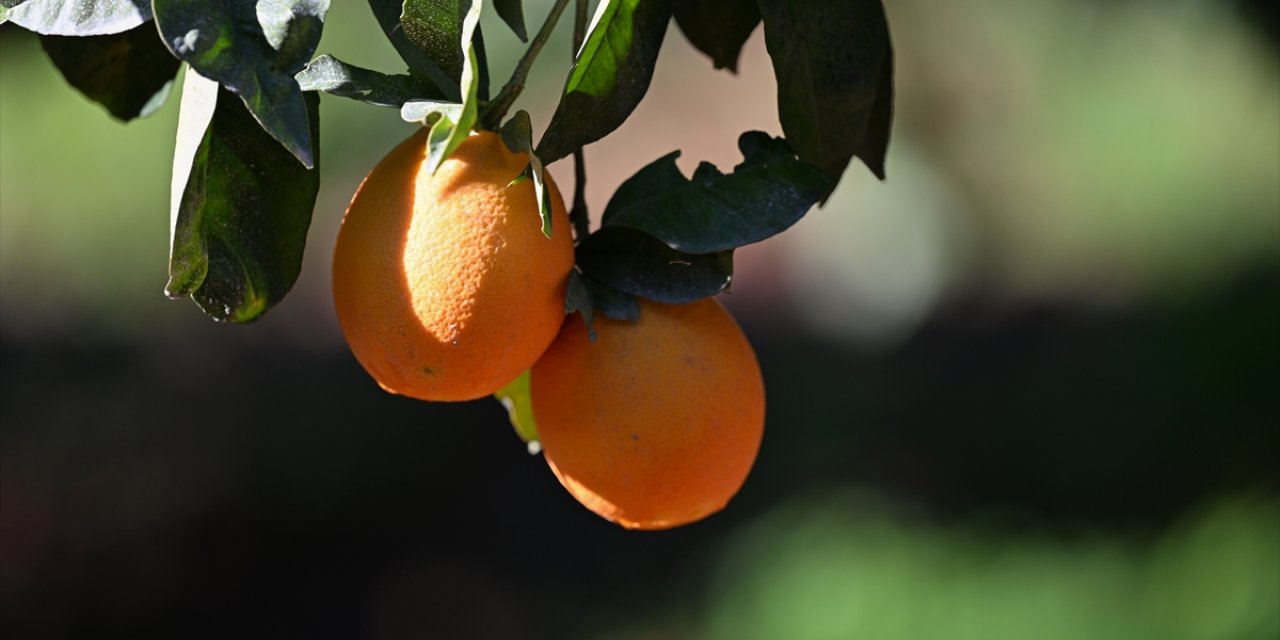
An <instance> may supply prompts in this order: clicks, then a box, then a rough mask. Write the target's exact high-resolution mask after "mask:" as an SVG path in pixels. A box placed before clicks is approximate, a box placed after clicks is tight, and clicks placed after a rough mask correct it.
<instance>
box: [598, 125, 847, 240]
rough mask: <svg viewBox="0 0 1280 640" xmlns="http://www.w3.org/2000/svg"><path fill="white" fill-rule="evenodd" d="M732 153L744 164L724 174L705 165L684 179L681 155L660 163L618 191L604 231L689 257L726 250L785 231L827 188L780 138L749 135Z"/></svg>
mask: <svg viewBox="0 0 1280 640" xmlns="http://www.w3.org/2000/svg"><path fill="white" fill-rule="evenodd" d="M738 148H739V149H741V150H742V156H743V161H742V163H741V164H739V165H738V166H737V167H735V168H734V170H733V173H731V174H729V175H725V174H723V173H721V172H720V170H719V169H716V168H715V167H714V166H712V165H711V164H709V163H706V162H703V163H702V164H700V165H699V166H698V168H697V170H696V171H694V174H693V178H692V179H689V178H685V177H684V174H682V173H681V172H680V169H679V167H677V166H676V158H677V157H679V155H680V152H679V151H674V152H672V153H669V154H667V155H665V156H663V157H662V158H659V159H658V160H656V161H654V162H653V163H651V164H649V165H648V166H646V167H645V168H643V169H641V170H640V171H638V172H636V174H635V175H634V176H632V177H631V178H629V179H627V181H626V182H624V183H622V185H621V186H619V187H618V190H617V191H616V192H615V193H614V194H613V198H611V199H610V200H609V205H608V206H607V207H605V210H604V215H603V217H602V219H601V222H602V225H603V226H606V227H610V226H612V227H631V228H633V229H639V230H641V231H644V232H646V233H649V234H650V235H653V236H656V237H657V238H658V239H660V240H662V241H663V242H664V243H666V244H667V246H670V247H671V248H673V249H678V250H680V251H685V252H688V253H713V252H716V251H725V250H728V249H736V248H738V247H741V246H743V245H748V244H751V243H753V242H759V241H761V240H764V239H765V238H768V237H770V236H772V235H774V234H777V233H781V232H782V231H785V230H786V229H787V228H789V227H790V226H791V225H793V224H795V223H796V222H797V221H798V220H800V218H801V217H803V216H804V214H805V213H807V212H808V211H809V209H810V208H811V207H812V206H813V205H814V204H815V203H817V202H818V200H819V199H820V198H821V197H822V196H823V194H825V193H826V192H827V188H828V186H829V185H830V184H831V179H830V177H829V176H827V175H826V174H825V173H823V172H822V170H820V169H818V168H817V167H814V166H812V165H809V164H806V163H804V162H801V161H799V160H797V159H796V157H795V154H793V153H792V152H791V149H790V147H788V146H787V143H786V141H784V140H783V139H781V138H771V137H770V136H769V135H768V134H766V133H762V132H760V131H748V132H747V133H744V134H742V136H741V137H740V138H739V139H738Z"/></svg>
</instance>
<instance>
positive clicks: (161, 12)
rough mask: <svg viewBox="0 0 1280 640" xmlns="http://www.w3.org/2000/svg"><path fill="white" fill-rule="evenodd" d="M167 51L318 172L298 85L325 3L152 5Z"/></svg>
mask: <svg viewBox="0 0 1280 640" xmlns="http://www.w3.org/2000/svg"><path fill="white" fill-rule="evenodd" d="M153 6H154V7H155V19H156V23H157V25H158V27H159V29H160V35H161V37H162V38H163V39H164V42H165V45H166V46H168V47H169V50H170V51H172V52H173V53H174V55H176V56H178V57H179V58H181V59H182V60H184V61H186V62H187V63H188V64H190V65H191V67H192V68H193V69H195V70H196V71H198V72H199V73H200V75H202V76H204V77H206V78H210V79H212V80H217V81H218V82H219V83H221V84H222V86H224V87H226V88H227V89H228V90H230V91H232V92H233V93H235V94H236V95H239V96H240V98H241V99H243V100H244V104H245V106H246V107H248V109H249V111H250V113H252V114H253V117H254V119H256V120H257V121H258V122H259V123H260V124H261V125H262V128H263V129H265V130H266V131H267V132H268V133H270V134H271V135H272V137H274V138H275V139H276V140H279V141H280V143H281V144H283V145H284V147H285V148H286V149H288V150H289V152H290V153H292V154H293V156H294V157H296V158H297V159H298V161H299V162H301V163H302V164H304V165H306V166H307V167H313V166H314V165H315V160H314V156H315V147H314V144H313V141H312V136H311V130H312V128H313V127H314V125H315V123H314V122H312V121H311V120H310V117H311V116H309V115H308V110H307V105H306V101H305V100H304V99H303V96H302V90H301V89H300V88H299V87H298V83H297V81H296V80H294V78H293V76H294V74H295V73H297V72H299V71H301V70H302V68H303V66H304V65H306V63H307V60H308V59H310V58H311V54H312V53H314V52H315V48H316V44H317V43H319V41H320V33H321V31H322V29H323V28H324V15H325V12H327V11H328V9H329V2H328V0H279V1H278V2H260V3H258V4H257V6H256V7H254V6H253V5H250V4H248V3H227V4H223V3H210V2H204V1H203V0H154V2H153Z"/></svg>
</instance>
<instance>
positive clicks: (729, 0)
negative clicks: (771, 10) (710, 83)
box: [671, 0, 760, 73]
mask: <svg viewBox="0 0 1280 640" xmlns="http://www.w3.org/2000/svg"><path fill="white" fill-rule="evenodd" d="M671 13H672V15H673V16H674V17H675V19H676V24H678V25H680V31H682V32H684V37H686V38H688V39H689V42H690V43H691V44H692V45H693V46H695V47H697V48H698V50H699V51H701V52H703V53H705V54H707V55H708V56H710V57H711V62H712V64H714V65H715V68H717V69H728V70H729V71H731V72H733V73H737V72H738V57H739V55H741V53H742V45H743V44H744V43H746V41H747V38H749V37H751V32H752V31H755V30H756V25H758V24H760V8H759V7H758V6H757V5H756V0H684V1H683V2H674V3H672V5H671Z"/></svg>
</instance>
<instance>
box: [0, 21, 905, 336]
mask: <svg viewBox="0 0 1280 640" xmlns="http://www.w3.org/2000/svg"><path fill="white" fill-rule="evenodd" d="M568 1H569V0H556V2H555V3H554V6H553V7H552V9H551V15H550V16H549V17H548V19H547V21H546V22H545V23H544V25H543V26H542V28H541V29H540V30H539V32H538V33H537V35H536V36H535V37H534V38H533V40H532V43H531V45H530V54H527V55H526V59H524V60H521V63H520V65H518V66H517V73H516V76H515V77H513V78H512V80H511V81H510V82H508V83H507V84H506V85H505V86H504V87H503V88H502V90H501V91H500V92H499V93H498V94H497V95H496V96H495V97H494V98H493V99H490V91H489V90H490V87H489V77H488V70H487V63H486V58H485V51H484V38H483V34H482V33H481V30H480V28H479V25H478V20H479V15H480V11H481V10H482V0H369V7H370V9H371V10H372V11H373V13H374V15H375V16H376V17H377V20H378V24H379V25H380V26H381V28H382V31H383V35H384V36H385V37H386V38H387V39H388V40H389V41H390V42H391V44H392V45H393V46H394V47H395V49H396V51H397V52H399V54H400V57H401V58H402V59H403V61H404V63H405V66H406V70H405V72H404V73H399V74H388V73H382V72H379V71H374V70H369V69H362V68H359V67H356V66H353V65H350V64H347V63H345V62H343V61H341V60H338V59H336V58H334V57H332V56H328V55H321V56H319V57H316V58H314V59H313V58H312V56H313V55H314V54H315V49H316V46H317V44H318V42H319V39H320V34H321V31H322V29H323V27H324V17H325V14H326V12H327V11H328V8H329V0H257V1H256V2H250V1H249V0H244V1H242V2H203V1H200V0H150V1H148V0H0V22H4V21H10V22H13V23H14V24H17V25H19V26H21V27H24V28H26V29H29V30H31V31H34V32H36V33H38V34H40V38H41V42H42V43H43V46H44V48H45V50H46V51H47V52H48V54H49V57H50V58H51V59H52V60H53V62H54V64H55V65H56V66H57V67H58V69H59V70H60V71H61V73H62V74H63V76H64V77H65V78H66V79H67V81H68V82H69V83H70V84H72V85H73V86H74V87H76V88H77V89H79V90H80V91H81V92H83V93H84V94H85V95H86V96H88V97H89V98H91V99H93V100H95V101H97V102H99V103H101V104H102V105H103V106H105V107H106V108H107V110H108V111H109V112H110V113H111V114H112V115H113V116H115V117H116V118H119V119H121V120H129V119H131V118H135V117H140V116H145V115H147V114H148V113H150V112H152V111H154V110H155V108H156V107H157V106H159V105H160V104H161V103H163V101H164V100H165V98H166V96H167V95H168V93H169V90H170V88H171V86H172V84H173V82H174V79H175V77H176V74H177V72H178V68H179V66H180V64H181V63H186V66H187V71H186V75H185V79H184V88H183V92H182V104H181V115H180V121H179V134H178V145H177V148H176V150H175V154H174V171H173V184H172V189H173V191H172V193H173V196H172V202H171V212H170V214H171V225H172V228H171V239H172V246H171V254H170V256H171V258H170V268H169V283H168V286H167V287H166V292H167V293H168V294H169V295H170V296H174V297H178V296H188V295H189V296H191V297H192V298H193V299H194V300H195V301H196V302H197V303H198V304H199V305H200V307H201V308H202V309H203V310H204V311H205V312H206V313H208V314H209V315H210V316H212V317H214V318H215V319H218V320H229V321H236V322H242V321H248V320H252V319H254V318H256V317H258V316H259V315H261V314H262V313H263V312H264V311H266V310H267V309H268V308H270V307H271V306H272V305H273V304H275V303H276V302H278V301H279V300H280V299H281V298H283V296H284V295H285V294H286V293H287V292H288V290H289V289H290V288H291V287H292V285H293V283H294V281H295V280H296V278H297V275H298V271H299V269H300V267H301V260H302V252H303V247H304V243H305V239H306V231H307V228H308V226H309V225H310V221H311V212H312V210H313V208H314V205H315V198H316V193H317V191H318V189H319V172H318V166H319V162H320V158H319V153H318V151H319V140H318V135H319V134H318V131H319V128H318V122H319V110H318V105H319V101H318V99H317V92H321V91H323V92H327V93H330V94H333V95H338V96H344V97H347V98H352V99H356V100H360V101H363V102H366V103H369V104H372V105H378V106H383V107H392V108H396V109H398V110H399V111H400V115H401V117H402V118H403V119H404V120H406V121H409V122H415V123H420V124H422V125H423V126H427V127H430V134H429V144H428V153H429V156H428V168H434V167H435V166H438V165H439V163H440V162H441V161H443V160H444V159H445V158H446V157H447V156H448V155H449V153H450V152H452V151H453V150H454V149H455V148H456V147H457V145H458V144H460V143H461V142H462V140H463V139H465V137H466V136H467V135H468V133H469V132H470V131H471V130H472V129H473V128H476V127H482V128H488V129H493V130H497V131H500V132H501V134H502V136H503V139H504V140H505V141H506V144H507V145H508V147H510V148H511V149H512V150H513V151H516V152H521V153H526V154H528V157H529V160H530V164H529V168H528V169H527V170H526V172H525V174H524V175H523V176H522V178H528V179H531V180H533V182H534V186H535V189H536V191H537V193H538V195H539V198H540V201H541V202H542V205H543V206H542V209H543V210H542V222H543V231H544V233H551V228H550V220H551V218H550V200H549V195H548V194H547V193H546V192H545V190H544V189H543V166H544V165H547V164H550V163H552V162H555V161H557V160H560V159H562V158H565V157H568V156H570V155H574V154H578V153H579V152H580V151H581V149H582V148H583V147H584V146H586V145H588V144H590V143H592V142H595V141H597V140H600V139H601V138H603V137H605V136H607V135H608V134H610V133H611V132H613V131H614V130H615V129H617V128H618V126H620V125H621V124H622V123H623V122H624V121H625V120H626V119H627V117H628V116H629V115H630V114H631V113H632V111H633V110H634V109H635V107H636V106H637V104H639V102H640V100H641V99H642V98H643V97H644V95H645V93H646V91H647V90H648V87H649V83H650V81H651V79H652V77H653V71H654V65H655V62H656V60H657V56H658V52H659V50H660V49H661V46H662V43H663V38H664V36H665V34H666V31H667V29H668V25H669V24H670V23H671V21H672V20H674V21H675V23H676V24H677V25H678V27H679V28H680V30H681V31H682V32H683V33H684V35H685V36H686V37H687V38H688V39H689V41H690V42H691V43H693V45H694V46H695V47H697V48H698V49H699V50H701V51H702V52H704V53H705V54H707V55H708V56H709V57H710V58H711V60H712V62H713V64H714V65H715V67H716V68H724V69H728V70H730V71H732V72H736V70H737V61H738V58H739V54H740V51H741V48H742V46H743V44H744V43H745V41H746V39H747V38H748V37H749V36H750V34H751V33H752V32H753V31H754V30H755V29H756V28H757V27H758V26H759V25H761V24H762V23H763V27H764V35H765V43H766V46H767V48H768V51H769V55H770V57H771V59H772V64H773V69H774V72H775V75H776V77H777V80H778V95H777V101H778V113H779V117H780V120H781V123H782V128H783V133H784V136H785V138H773V137H771V136H768V135H766V134H764V133H760V132H747V133H745V134H743V135H742V136H741V138H740V139H739V141H738V146H739V148H740V150H741V151H742V155H743V161H742V163H741V164H739V165H738V166H736V167H735V168H734V170H733V172H732V173H728V174H726V173H722V172H721V171H720V170H718V169H717V168H716V167H714V166H712V165H710V164H707V163H703V164H702V165H700V166H699V167H698V168H697V170H696V171H695V172H694V174H693V176H692V177H687V176H685V175H683V174H682V173H681V172H680V170H679V169H678V168H677V166H676V162H675V161H676V158H677V157H678V156H679V152H678V151H676V152H672V153H670V154H668V155H666V156H663V157H662V158H659V159H658V160H656V161H654V162H653V163H651V164H649V165H648V166H646V167H645V168H643V169H641V170H640V171H639V172H638V173H636V175H634V176H633V177H631V178H630V179H628V180H627V181H626V182H624V183H623V184H622V185H620V186H619V188H618V190H617V192H616V193H615V194H614V196H613V198H612V199H611V200H610V201H609V203H608V206H607V207H606V209H605V211H604V213H603V217H602V223H601V227H600V228H599V229H597V230H596V231H595V232H593V233H591V232H590V230H589V229H588V228H587V224H586V212H585V207H584V206H583V205H582V198H581V193H579V194H577V195H578V197H577V198H575V202H576V203H577V205H576V206H575V207H574V217H575V229H576V231H577V235H578V245H577V247H578V248H577V261H578V268H577V270H575V272H574V275H573V278H572V280H571V286H570V293H569V296H568V300H567V301H566V308H567V310H570V311H574V310H576V311H580V312H582V313H583V314H584V316H586V317H587V319H588V320H590V318H591V316H592V315H593V314H594V313H596V312H597V311H598V312H600V313H603V314H605V315H607V316H610V317H615V318H634V317H635V316H636V314H637V305H636V303H635V300H634V298H633V296H641V297H645V298H650V299H653V300H658V301H663V302H673V303H679V302H690V301H693V300H696V299H699V298H702V297H706V296H709V295H714V294H715V293H717V292H719V291H721V290H723V289H725V288H726V287H727V286H728V285H729V282H730V280H731V278H732V272H733V258H732V255H733V250H734V249H736V248H738V247H741V246H743V245H746V244H750V243H753V242H758V241H760V240H763V239H764V238H767V237H769V236H771V235H774V234H776V233H778V232H780V231H782V230H785V229H786V228H788V227H789V226H790V225H792V224H794V223H795V222H796V221H797V220H798V219H799V218H800V217H801V216H803V215H804V214H805V213H806V212H807V211H808V210H809V209H810V208H811V207H812V206H813V205H814V204H815V203H818V202H820V201H822V200H823V199H825V198H826V197H827V196H828V195H829V194H830V193H831V191H832V190H833V189H834V188H835V185H836V183H837V181H838V180H839V177H840V176H841V175H842V174H843V172H844V170H845V168H846V167H847V165H848V164H849V163H850V162H851V160H852V158H854V157H855V156H856V157H858V158H860V159H861V160H862V161H863V162H864V163H865V164H866V165H867V166H868V167H869V168H870V169H871V171H872V172H873V173H875V174H876V175H877V176H879V177H881V178H883V177H884V156H885V152H886V149H887V146H888V141H889V129H890V123H891V119H892V102H893V95H892V75H893V72H892V66H893V60H892V58H893V54H892V48H891V44H890V39H889V32H888V26H887V23H886V19H885V14H884V9H883V7H882V6H881V2H880V0H833V1H831V2H811V1H805V0H682V1H679V2H674V1H672V0H599V2H598V5H597V7H596V11H595V15H594V18H593V19H592V21H591V27H590V29H589V30H587V31H586V32H585V34H584V40H583V42H582V44H581V46H580V47H579V48H578V49H577V52H576V55H575V57H574V60H573V64H572V67H571V69H570V71H569V75H568V79H567V80H566V82H565V85H564V88H563V92H562V94H561V99H560V103H559V105H558V106H557V108H556V110H555V112H554V114H553V115H552V118H551V121H550V123H549V124H548V126H547V129H546V131H544V132H543V134H542V136H541V138H540V139H539V140H538V142H537V143H536V144H534V142H533V140H534V135H533V130H532V127H531V125H530V121H529V117H528V114H527V113H525V112H523V111H517V112H516V113H515V114H514V115H513V116H512V117H511V118H510V119H508V120H507V121H506V122H505V123H503V122H502V119H503V118H504V117H505V115H506V111H507V109H508V107H509V106H511V102H512V101H513V100H514V98H515V96H516V95H518V93H519V90H520V89H521V88H522V86H523V81H524V77H523V73H525V72H527V63H531V62H532V58H533V55H536V53H537V51H538V49H540V47H541V44H542V43H544V42H545V41H546V37H547V36H548V35H549V34H550V31H551V27H552V26H553V25H554V23H555V21H556V19H558V18H559V16H560V14H561V12H562V11H563V10H564V8H565V6H566V5H567V4H568ZM575 1H576V2H577V3H578V5H579V6H578V8H579V11H578V15H579V16H585V9H586V4H585V0H575ZM493 6H494V8H495V10H496V11H497V13H498V15H499V16H500V17H501V18H502V19H503V21H504V22H505V23H506V24H507V26H509V27H510V29H511V30H512V32H513V33H515V35H516V36H517V37H518V38H520V39H521V40H522V41H529V32H528V31H527V29H526V26H525V20H524V9H523V5H522V2H521V0H493ZM577 159H578V162H577V163H576V164H577V167H578V169H579V171H581V167H582V166H583V165H582V163H581V156H580V155H579V156H578V158H577ZM582 182H583V180H582V176H581V174H580V175H579V180H578V183H579V185H581V184H582Z"/></svg>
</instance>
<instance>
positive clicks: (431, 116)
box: [400, 100, 462, 127]
mask: <svg viewBox="0 0 1280 640" xmlns="http://www.w3.org/2000/svg"><path fill="white" fill-rule="evenodd" d="M460 115H462V105H461V104H459V103H457V102H439V101H436V100H410V101H409V102H406V103H404V105H402V106H401V107H400V118H401V119H402V120H404V121H405V122H413V123H416V124H420V125H422V126H424V127H430V126H433V125H435V123H436V122H438V121H439V120H440V118H448V119H449V121H450V122H457V121H458V117H459V116H460Z"/></svg>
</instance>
